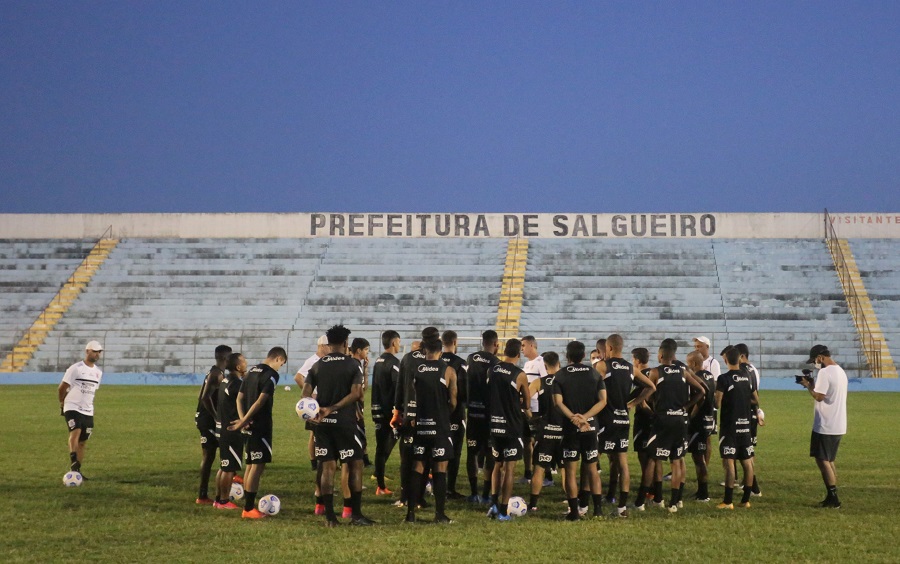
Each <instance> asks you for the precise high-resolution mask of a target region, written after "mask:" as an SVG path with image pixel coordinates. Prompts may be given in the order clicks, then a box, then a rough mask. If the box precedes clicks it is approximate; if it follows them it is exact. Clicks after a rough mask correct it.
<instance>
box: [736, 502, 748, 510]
mask: <svg viewBox="0 0 900 564" xmlns="http://www.w3.org/2000/svg"><path fill="white" fill-rule="evenodd" d="M738 507H743V508H744V509H750V502H749V501H744V502H741V503H739V504H738Z"/></svg>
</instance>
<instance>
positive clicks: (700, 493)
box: [687, 350, 716, 502]
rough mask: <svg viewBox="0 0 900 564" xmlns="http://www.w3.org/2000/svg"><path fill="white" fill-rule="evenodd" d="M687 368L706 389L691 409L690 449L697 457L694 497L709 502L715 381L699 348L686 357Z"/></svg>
mask: <svg viewBox="0 0 900 564" xmlns="http://www.w3.org/2000/svg"><path fill="white" fill-rule="evenodd" d="M687 365H688V368H690V369H691V370H693V371H694V375H695V376H696V377H697V378H698V379H699V380H700V382H702V383H703V386H704V387H705V388H706V392H705V395H704V397H703V399H702V400H701V401H700V403H698V404H697V405H695V406H694V407H693V409H692V410H691V415H690V420H689V422H688V452H689V453H691V458H692V459H693V460H694V468H695V469H696V471H697V492H696V493H695V494H694V499H695V500H697V501H702V502H708V501H709V465H708V464H707V453H708V452H709V448H710V442H711V436H712V432H713V431H714V430H715V428H716V424H715V418H716V415H715V406H716V396H715V391H716V380H715V378H713V375H712V372H710V371H708V370H704V369H703V355H702V354H701V353H700V352H699V351H696V350H694V351H691V352H690V354H688V356H687Z"/></svg>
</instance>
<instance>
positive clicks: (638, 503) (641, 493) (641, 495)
mask: <svg viewBox="0 0 900 564" xmlns="http://www.w3.org/2000/svg"><path fill="white" fill-rule="evenodd" d="M647 489H648V488H647V486H645V485H643V484H641V487H640V488H638V495H637V499H635V500H634V506H635V507H643V506H644V501H646V499H647Z"/></svg>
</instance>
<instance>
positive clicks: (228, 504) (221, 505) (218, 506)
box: [213, 501, 238, 509]
mask: <svg viewBox="0 0 900 564" xmlns="http://www.w3.org/2000/svg"><path fill="white" fill-rule="evenodd" d="M213 507H215V508H216V509H237V508H238V506H237V505H235V504H234V503H232V502H230V501H229V502H226V503H213Z"/></svg>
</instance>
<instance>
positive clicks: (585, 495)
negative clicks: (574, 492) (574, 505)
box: [578, 490, 591, 507]
mask: <svg viewBox="0 0 900 564" xmlns="http://www.w3.org/2000/svg"><path fill="white" fill-rule="evenodd" d="M590 500H591V492H590V491H584V490H581V491H580V492H578V507H587V506H588V503H589V502H590Z"/></svg>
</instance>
